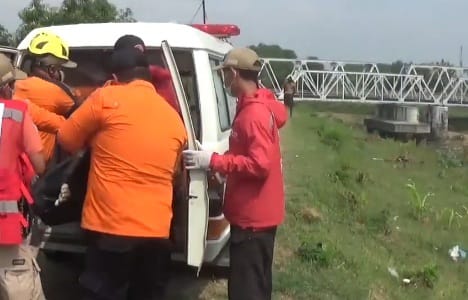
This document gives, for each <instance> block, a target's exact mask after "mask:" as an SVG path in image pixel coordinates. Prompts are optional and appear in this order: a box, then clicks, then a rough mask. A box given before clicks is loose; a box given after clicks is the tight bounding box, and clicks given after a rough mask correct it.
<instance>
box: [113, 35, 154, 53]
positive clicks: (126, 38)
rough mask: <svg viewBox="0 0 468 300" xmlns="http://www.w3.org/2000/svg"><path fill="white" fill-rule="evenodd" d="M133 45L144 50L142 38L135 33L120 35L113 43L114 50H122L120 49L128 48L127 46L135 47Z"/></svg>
mask: <svg viewBox="0 0 468 300" xmlns="http://www.w3.org/2000/svg"><path fill="white" fill-rule="evenodd" d="M135 47H141V48H142V49H140V50H142V51H144V50H145V48H146V46H145V43H144V42H143V40H142V39H141V38H140V37H138V36H136V35H131V34H127V35H123V36H121V37H120V38H119V39H118V40H117V41H116V42H115V44H114V51H117V50H122V49H128V48H135Z"/></svg>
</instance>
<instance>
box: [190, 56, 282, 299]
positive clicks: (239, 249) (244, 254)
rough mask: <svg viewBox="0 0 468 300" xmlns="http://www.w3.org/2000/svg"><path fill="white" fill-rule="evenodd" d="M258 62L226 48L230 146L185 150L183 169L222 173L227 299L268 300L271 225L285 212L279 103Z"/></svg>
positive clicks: (225, 71) (280, 110) (272, 241)
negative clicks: (231, 105)
mask: <svg viewBox="0 0 468 300" xmlns="http://www.w3.org/2000/svg"><path fill="white" fill-rule="evenodd" d="M260 68H261V62H260V59H259V57H258V55H257V54H256V53H255V52H254V51H253V50H251V49H247V48H239V49H233V50H232V51H230V52H229V53H228V54H227V55H226V57H225V59H224V62H223V64H222V66H221V69H222V72H223V75H224V79H225V85H226V89H228V90H229V91H230V92H231V94H232V95H233V96H236V97H238V102H237V113H236V117H235V119H234V122H233V125H232V132H231V136H230V139H229V150H228V151H227V152H226V153H224V154H217V153H212V152H209V151H190V150H187V151H184V162H185V166H186V168H187V169H205V170H211V171H213V172H217V173H220V174H222V175H227V182H226V194H225V204H224V214H225V216H226V218H227V219H228V221H229V222H230V223H231V245H230V266H231V267H230V275H229V285H228V292H229V299H231V300H249V299H252V300H267V299H271V292H272V270H271V268H272V260H273V249H274V241H275V235H276V228H277V226H278V225H280V224H281V223H282V222H283V219H284V214H285V201H284V184H283V172H282V164H281V150H280V136H279V132H278V129H279V128H281V127H282V126H283V125H284V124H285V123H286V120H287V112H286V108H285V107H284V105H283V104H282V103H281V102H279V101H277V100H276V98H275V96H274V95H273V93H272V92H271V91H269V90H267V89H260V88H259V85H258V80H257V77H258V73H259V71H260Z"/></svg>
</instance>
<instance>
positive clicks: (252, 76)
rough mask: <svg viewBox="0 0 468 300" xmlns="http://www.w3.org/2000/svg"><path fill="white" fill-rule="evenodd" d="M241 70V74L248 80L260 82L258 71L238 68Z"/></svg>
mask: <svg viewBox="0 0 468 300" xmlns="http://www.w3.org/2000/svg"><path fill="white" fill-rule="evenodd" d="M237 71H238V72H239V76H240V77H241V78H242V79H244V80H247V81H254V82H255V83H257V84H258V72H257V71H251V70H237Z"/></svg>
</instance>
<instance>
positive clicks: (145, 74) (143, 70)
mask: <svg viewBox="0 0 468 300" xmlns="http://www.w3.org/2000/svg"><path fill="white" fill-rule="evenodd" d="M114 74H115V76H117V79H118V80H119V81H120V82H131V81H133V80H136V79H141V80H146V81H149V82H151V72H150V70H149V68H148V67H135V68H133V69H126V70H122V71H118V72H115V73H114Z"/></svg>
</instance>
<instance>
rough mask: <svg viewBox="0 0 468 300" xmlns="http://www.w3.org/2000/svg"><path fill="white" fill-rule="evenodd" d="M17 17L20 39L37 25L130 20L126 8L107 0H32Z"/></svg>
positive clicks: (132, 19)
mask: <svg viewBox="0 0 468 300" xmlns="http://www.w3.org/2000/svg"><path fill="white" fill-rule="evenodd" d="M19 17H20V19H21V21H22V23H21V25H20V27H19V28H18V30H17V32H16V39H17V40H18V41H19V40H21V39H23V38H24V37H25V36H26V35H27V34H28V32H30V31H31V30H32V29H34V28H37V27H43V26H51V25H65V24H77V23H106V22H134V21H135V19H134V17H133V12H132V10H131V9H130V8H125V9H118V8H117V7H116V6H115V5H114V4H112V3H110V2H109V1H108V0H64V1H63V2H62V4H61V5H60V7H52V6H49V5H47V4H45V3H44V1H43V0H32V1H31V2H30V4H29V5H28V6H27V7H26V8H24V9H23V10H22V11H21V12H20V13H19Z"/></svg>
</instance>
